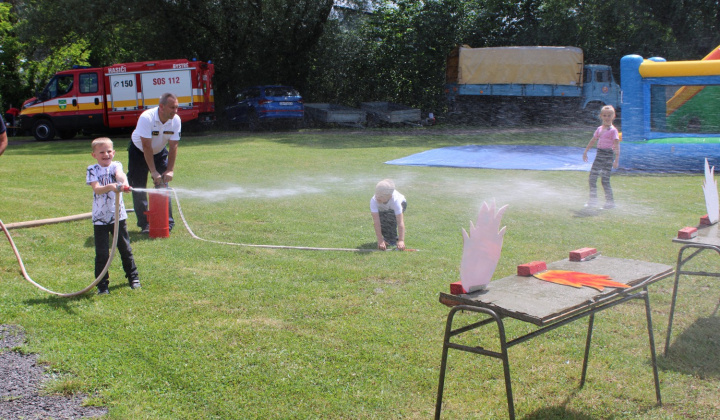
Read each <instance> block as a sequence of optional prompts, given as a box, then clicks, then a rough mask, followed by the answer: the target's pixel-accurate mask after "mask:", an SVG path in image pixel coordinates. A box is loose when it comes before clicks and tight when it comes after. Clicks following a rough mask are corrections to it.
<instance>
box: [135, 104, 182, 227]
mask: <svg viewBox="0 0 720 420" xmlns="http://www.w3.org/2000/svg"><path fill="white" fill-rule="evenodd" d="M178 106H179V105H178V99H177V97H176V96H175V95H174V94H172V93H163V94H162V96H161V97H160V103H159V105H158V107H156V108H150V109H148V110H147V111H145V112H143V113H142V114H141V115H140V118H139V119H138V122H137V125H136V126H135V131H133V133H132V137H131V138H132V140H131V141H130V145H129V146H128V183H129V184H130V186H131V187H133V188H142V189H145V188H146V187H147V176H148V173H149V174H150V176H151V178H152V181H153V184H154V185H155V187H156V188H157V187H163V186H167V184H168V183H169V182H170V181H172V179H173V170H174V169H175V158H176V157H177V148H178V142H179V141H180V129H181V122H180V116H179V115H177V111H178ZM168 200H170V197H168ZM133 207H134V208H135V216H137V220H138V222H137V225H138V227H139V228H140V229H141V231H142V233H148V232H149V231H150V226H149V225H148V220H147V216H146V215H145V211H147V207H148V198H147V193H145V192H142V191H133ZM168 208H169V209H170V230H171V231H172V228H173V226H174V225H175V222H174V220H173V218H172V207H170V206H169V205H168Z"/></svg>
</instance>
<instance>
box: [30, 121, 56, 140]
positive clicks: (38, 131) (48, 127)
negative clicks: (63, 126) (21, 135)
mask: <svg viewBox="0 0 720 420" xmlns="http://www.w3.org/2000/svg"><path fill="white" fill-rule="evenodd" d="M32 133H33V136H35V140H37V141H48V140H52V139H53V137H55V126H53V124H52V123H51V122H50V121H49V120H37V121H35V124H33V129H32Z"/></svg>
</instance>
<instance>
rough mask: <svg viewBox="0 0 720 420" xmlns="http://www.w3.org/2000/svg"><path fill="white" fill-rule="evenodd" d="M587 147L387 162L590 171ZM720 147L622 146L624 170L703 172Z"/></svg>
mask: <svg viewBox="0 0 720 420" xmlns="http://www.w3.org/2000/svg"><path fill="white" fill-rule="evenodd" d="M584 149H585V148H584V147H569V146H568V147H566V146H528V145H487V146H478V145H466V146H451V147H443V148H440V149H433V150H427V151H424V152H420V153H416V154H414V155H410V156H406V157H404V158H400V159H395V160H391V161H388V162H385V163H387V164H390V165H406V166H438V167H443V166H444V167H454V168H482V169H527V170H536V171H590V167H591V166H592V161H593V160H594V159H595V149H594V148H593V149H591V150H590V151H588V162H583V160H582V153H583V150H584ZM718 157H720V144H649V143H629V142H628V143H621V144H620V167H619V169H620V170H621V171H627V172H660V173H663V172H668V173H670V172H682V173H686V172H690V173H694V172H703V170H704V167H705V158H708V162H709V163H710V165H711V166H717V165H718V164H719V163H720V160H719V159H718Z"/></svg>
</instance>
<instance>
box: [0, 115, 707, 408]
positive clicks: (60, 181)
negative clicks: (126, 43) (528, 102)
mask: <svg viewBox="0 0 720 420" xmlns="http://www.w3.org/2000/svg"><path fill="white" fill-rule="evenodd" d="M591 135H592V127H590V128H588V129H587V130H585V129H582V128H580V129H574V130H562V131H554V132H545V131H543V132H533V131H531V132H526V131H522V130H515V131H509V132H508V131H505V132H500V131H492V130H488V131H476V132H465V133H460V132H458V133H447V132H444V131H441V130H439V129H437V128H435V129H418V130H414V131H413V130H411V131H368V132H364V133H358V132H356V131H350V130H348V131H342V130H341V131H325V132H324V131H305V132H300V133H287V132H283V133H253V134H248V133H211V134H205V135H195V136H190V135H188V136H186V137H185V138H183V140H182V142H181V145H180V151H179V156H178V163H177V167H176V177H175V180H174V181H173V182H172V185H171V186H172V187H174V188H176V189H177V191H178V195H179V198H180V200H181V204H182V209H183V212H184V214H185V216H186V218H187V221H188V223H189V224H190V227H191V228H192V229H193V231H194V232H195V234H197V235H198V236H200V237H202V238H206V239H210V240H215V241H225V242H232V243H245V244H275V245H292V246H309V247H331V248H358V247H359V248H373V247H374V246H375V236H374V233H373V228H372V219H371V217H370V214H369V208H368V206H369V200H370V197H371V196H372V194H373V192H374V186H375V184H376V183H377V181H379V180H380V179H383V178H392V179H394V180H395V183H396V185H397V188H398V190H399V191H400V192H402V193H403V194H405V196H406V197H407V200H408V210H407V212H406V214H405V220H406V226H407V238H406V243H407V246H408V247H411V248H417V249H419V251H418V252H404V253H403V252H384V253H383V252H371V253H354V252H320V251H299V250H286V249H265V248H252V247H241V246H230V245H221V244H215V243H208V242H203V241H198V240H195V239H193V238H192V237H191V236H190V235H189V233H188V232H187V230H186V229H184V227H183V226H182V223H181V221H180V220H179V219H180V218H179V214H178V213H177V207H176V206H174V209H175V216H176V219H177V220H178V225H177V226H176V229H175V230H174V231H173V233H172V235H171V237H170V238H168V239H155V240H151V239H149V238H147V237H145V236H141V235H140V234H139V231H138V229H137V227H135V226H134V222H135V216H134V215H132V214H131V215H129V223H128V225H129V226H130V235H131V240H132V245H133V250H134V254H135V259H136V262H137V265H138V268H139V271H140V275H141V281H142V284H143V288H142V289H140V290H136V291H133V290H131V289H130V288H129V287H128V286H127V284H126V283H125V279H124V277H123V273H122V268H121V266H120V261H119V258H116V260H115V261H114V262H113V265H112V267H111V269H110V277H111V284H110V290H111V294H110V295H109V296H100V297H99V296H96V295H94V294H93V293H88V294H86V295H84V296H81V297H78V298H73V299H63V298H57V297H54V296H51V295H48V294H46V293H44V292H42V291H40V290H38V289H36V288H35V287H33V286H32V285H30V284H29V283H27V282H26V281H25V280H24V279H23V278H22V277H21V275H20V274H19V268H18V264H17V261H16V260H15V258H14V255H13V253H12V251H11V249H10V246H9V244H8V243H7V241H5V242H4V243H2V244H0V323H3V324H16V325H20V326H22V327H23V328H24V329H25V330H26V331H27V339H28V343H27V345H26V346H23V347H22V349H21V350H22V351H25V352H33V353H37V354H38V355H39V357H40V359H41V360H42V361H43V362H46V363H48V364H49V365H50V366H51V367H52V369H53V370H54V371H56V372H57V373H58V376H57V379H56V380H54V381H53V382H52V383H51V384H50V385H49V386H48V389H47V392H51V393H52V392H58V393H72V392H83V393H87V394H89V395H91V397H90V399H89V403H90V404H97V405H103V406H107V407H109V414H108V418H111V419H200V418H203V419H251V418H252V419H255V418H256V419H270V418H278V419H290V418H298V419H305V418H317V419H395V418H413V419H415V418H417V419H426V418H431V417H432V416H433V413H434V407H435V395H436V391H437V380H438V372H439V365H440V355H441V350H442V336H443V330H444V325H445V317H446V315H447V313H448V308H447V307H445V306H443V305H441V304H440V303H439V302H438V293H439V292H446V291H449V284H450V283H452V282H455V281H457V280H459V272H458V270H459V265H460V257H461V253H462V236H461V228H463V227H465V228H468V227H469V223H470V220H474V219H475V217H476V215H477V211H478V209H479V208H480V205H481V204H482V202H483V201H489V200H492V199H495V200H496V202H497V204H498V205H504V204H508V205H509V209H508V210H507V211H506V212H505V215H504V217H503V225H506V226H507V234H506V235H505V240H504V248H503V254H502V257H501V259H500V262H499V264H498V267H497V270H496V272H495V276H494V278H501V277H504V276H506V275H509V274H512V273H514V272H515V270H516V266H517V265H518V264H522V263H526V262H529V261H534V260H543V261H547V262H551V261H555V260H559V259H563V258H566V257H567V254H568V252H569V251H570V250H573V249H577V248H581V247H588V246H589V247H595V248H598V250H599V251H600V252H601V253H602V254H603V255H607V256H613V257H623V258H632V259H640V260H645V261H651V262H658V263H664V264H668V265H674V264H675V259H676V257H677V252H678V249H679V246H678V245H677V244H673V243H672V242H671V239H672V238H673V237H674V236H675V234H676V232H677V230H678V229H680V228H682V227H685V226H693V225H695V224H696V223H697V221H698V219H699V217H700V216H701V215H703V214H705V213H706V211H705V208H704V202H703V195H702V189H701V184H702V176H701V175H616V176H613V178H612V185H613V189H614V191H615V197H616V201H617V203H618V208H617V209H615V210H613V211H610V212H604V213H601V214H599V215H597V216H594V217H580V216H581V215H580V214H579V213H578V211H579V210H580V209H581V208H582V205H583V203H584V202H585V201H586V197H587V177H588V174H587V173H586V172H563V171H501V170H477V169H457V168H429V167H403V166H391V165H386V164H384V163H383V162H385V161H388V160H391V159H396V158H400V157H403V156H407V155H410V154H413V153H417V152H420V151H424V150H428V149H431V148H436V147H443V146H451V145H465V144H520V143H522V144H553V145H573V146H580V147H584V146H585V145H586V144H587V141H588V140H589V138H590V136H591ZM115 140H116V144H115V147H116V149H117V155H116V160H119V161H121V162H123V163H124V165H125V166H127V152H126V150H125V149H126V146H127V142H128V138H127V137H123V138H116V139H115ZM93 162H94V161H93V158H92V157H91V156H90V140H89V139H81V140H73V141H59V142H47V143H38V142H34V141H22V142H20V143H19V144H12V145H11V146H10V147H9V148H8V150H7V151H6V153H5V154H4V155H3V156H2V157H1V158H0V219H1V220H2V221H3V222H4V223H5V224H8V223H12V222H19V221H26V220H35V219H43V218H50V217H60V216H67V215H72V214H78V213H85V212H89V211H90V207H91V200H92V196H91V194H92V191H91V189H90V187H88V186H86V185H85V168H86V167H87V165H89V164H91V163H93ZM131 202H132V199H131V198H130V196H129V195H126V205H127V207H128V208H130V207H131ZM11 233H12V235H13V237H14V240H15V242H16V244H17V246H18V248H19V251H20V253H21V254H22V257H23V260H24V263H25V266H26V268H27V270H28V272H29V273H30V276H31V277H32V278H33V279H34V280H35V281H37V282H39V283H41V284H43V285H44V286H46V287H48V288H50V289H53V290H57V291H60V292H72V291H76V290H79V289H81V288H83V287H85V286H86V285H87V284H89V283H90V282H92V281H93V261H94V247H93V243H92V226H91V223H90V221H89V220H84V221H79V222H70V223H63V224H56V225H46V226H41V227H35V228H28V229H18V230H12V231H11ZM693 266H694V267H696V268H698V269H702V270H711V271H712V270H713V269H716V267H717V266H718V260H717V257H716V256H715V255H707V256H701V257H698V258H697V259H696V261H695V262H694V263H693ZM715 271H716V270H715ZM718 289H719V288H718V287H717V280H716V279H712V278H704V277H684V278H683V279H682V284H681V290H680V296H679V298H678V306H677V311H676V315H675V319H674V334H673V338H674V340H673V344H672V351H671V354H670V355H669V357H668V358H665V357H662V355H661V353H662V349H663V346H664V340H665V330H666V328H667V320H668V312H669V306H670V298H671V292H672V281H671V279H666V280H663V281H661V282H659V283H656V284H655V285H653V286H651V290H650V292H651V296H650V297H651V301H652V305H653V313H652V315H653V322H654V332H655V339H656V345H657V347H658V352H659V353H660V355H659V359H658V363H659V367H660V380H661V388H662V393H663V402H664V405H663V406H661V407H657V406H656V405H655V393H654V387H653V381H652V373H651V372H652V371H651V368H650V365H649V363H650V357H649V356H650V355H649V350H648V343H647V331H646V324H645V310H644V306H643V305H642V303H641V302H640V301H638V302H636V303H631V304H627V305H621V306H619V307H616V308H615V309H613V310H610V311H606V312H603V313H601V314H599V315H598V316H597V317H596V321H595V333H594V336H593V346H592V349H591V357H590V365H589V369H588V379H587V383H586V385H585V387H584V388H583V389H578V383H579V381H580V373H581V367H582V359H583V350H584V343H585V341H584V338H585V332H586V327H587V324H586V322H577V323H574V324H571V325H568V326H565V327H563V328H560V329H558V330H555V331H553V332H551V333H548V334H546V335H544V336H542V337H540V338H537V339H535V340H532V341H530V342H529V343H525V344H522V345H518V346H515V347H513V348H512V349H510V360H511V369H512V372H511V373H512V377H513V387H514V388H513V391H514V394H515V407H516V413H517V415H518V418H524V419H548V418H553V419H583V420H584V419H601V418H632V419H685V418H697V419H708V418H720V403H719V402H718V401H720V400H718V398H717V396H718V391H719V390H720V351H719V350H720V322H718V317H717V316H712V314H713V311H714V309H715V305H716V304H717V302H718V297H719V295H720V293H719V292H718ZM462 317H465V318H468V319H470V318H471V317H470V315H463V316H462ZM506 327H507V329H508V334H510V335H514V336H517V335H519V334H521V333H523V332H526V331H529V330H531V328H530V327H528V325H527V324H523V323H519V322H511V321H510V322H508V323H507V324H506ZM480 331H484V330H480ZM487 331H488V333H489V331H490V330H487ZM494 340H495V335H494V334H490V335H489V336H488V335H484V336H481V335H479V334H478V335H477V342H478V343H485V344H487V345H490V344H492V343H494ZM506 416H507V405H506V400H505V394H504V383H503V376H502V366H501V364H500V362H499V361H497V360H494V359H488V358H480V357H478V356H474V355H470V354H466V353H461V352H457V351H454V352H452V351H451V353H450V358H449V369H448V376H447V379H446V387H445V400H444V411H443V418H454V419H471V418H475V419H490V418H504V417H506Z"/></svg>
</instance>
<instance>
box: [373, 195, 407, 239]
mask: <svg viewBox="0 0 720 420" xmlns="http://www.w3.org/2000/svg"><path fill="white" fill-rule="evenodd" d="M406 208H407V202H406V201H403V202H402V210H403V213H405V209H406ZM378 214H379V215H380V231H381V232H382V236H383V239H384V240H385V242H387V243H388V244H390V245H395V244H396V243H397V241H398V234H397V217H395V212H394V211H393V210H385V211H381V212H379V213H378Z"/></svg>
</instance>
